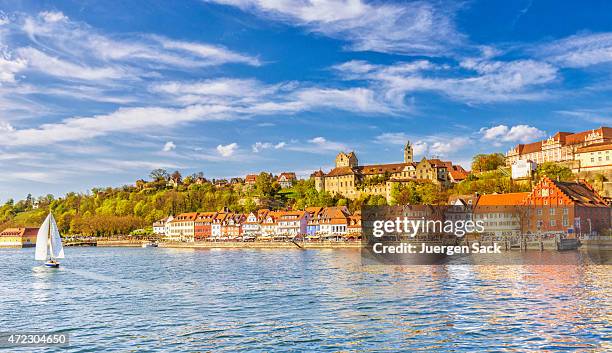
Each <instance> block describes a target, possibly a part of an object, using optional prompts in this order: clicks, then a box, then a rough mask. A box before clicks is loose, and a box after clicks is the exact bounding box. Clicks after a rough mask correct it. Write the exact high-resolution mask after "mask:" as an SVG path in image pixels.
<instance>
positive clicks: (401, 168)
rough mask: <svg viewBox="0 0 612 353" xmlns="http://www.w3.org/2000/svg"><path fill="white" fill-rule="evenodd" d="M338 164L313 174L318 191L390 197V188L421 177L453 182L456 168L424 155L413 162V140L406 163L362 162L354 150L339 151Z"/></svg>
mask: <svg viewBox="0 0 612 353" xmlns="http://www.w3.org/2000/svg"><path fill="white" fill-rule="evenodd" d="M335 165H336V167H335V168H334V169H332V170H331V171H329V173H324V172H323V171H322V170H318V171H316V172H314V173H313V174H312V175H311V177H312V178H313V179H314V183H315V188H316V189H317V191H327V192H329V193H330V194H332V195H336V194H339V195H342V196H344V197H347V198H349V199H356V198H358V197H359V196H360V195H362V194H366V195H382V196H385V197H386V198H387V200H390V198H391V188H392V186H393V184H396V183H407V182H410V181H419V180H421V181H430V182H433V183H434V184H438V185H440V186H441V187H446V186H448V185H449V184H450V177H449V168H451V170H452V168H453V165H452V163H451V162H443V161H441V160H439V159H426V158H423V159H422V160H421V161H420V162H414V161H413V150H412V145H411V144H410V142H408V143H406V146H405V147H404V162H403V163H390V164H373V165H362V166H360V165H359V161H358V159H357V156H356V155H355V153H354V152H350V153H348V154H347V153H344V152H340V153H338V155H337V156H336V163H335Z"/></svg>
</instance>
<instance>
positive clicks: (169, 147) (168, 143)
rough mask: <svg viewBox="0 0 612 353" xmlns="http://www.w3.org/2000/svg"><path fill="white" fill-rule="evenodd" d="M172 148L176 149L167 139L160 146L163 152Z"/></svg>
mask: <svg viewBox="0 0 612 353" xmlns="http://www.w3.org/2000/svg"><path fill="white" fill-rule="evenodd" d="M174 149H176V145H175V144H174V142H173V141H168V142H166V143H165V144H164V147H163V148H162V151H163V152H170V151H173V150H174Z"/></svg>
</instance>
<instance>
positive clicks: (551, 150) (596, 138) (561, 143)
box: [506, 126, 612, 169]
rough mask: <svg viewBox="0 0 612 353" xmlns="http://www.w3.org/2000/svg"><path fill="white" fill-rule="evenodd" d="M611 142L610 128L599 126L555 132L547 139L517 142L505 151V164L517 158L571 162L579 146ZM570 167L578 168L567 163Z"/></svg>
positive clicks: (509, 164) (539, 161)
mask: <svg viewBox="0 0 612 353" xmlns="http://www.w3.org/2000/svg"><path fill="white" fill-rule="evenodd" d="M604 142H612V128H609V127H603V126H602V127H600V128H598V129H593V130H587V131H582V132H578V133H571V132H557V133H556V134H554V135H553V136H551V137H549V138H548V139H545V140H542V141H537V142H533V143H528V144H518V145H516V146H515V147H513V148H512V149H510V150H509V151H508V152H507V153H506V165H507V166H512V164H513V163H514V162H516V161H518V160H531V161H533V162H535V163H537V164H541V163H544V162H572V161H575V160H576V158H575V154H576V152H577V150H578V149H579V148H581V147H585V146H589V145H594V144H600V143H604ZM569 164H570V166H572V169H575V168H579V166H576V165H575V164H574V163H569Z"/></svg>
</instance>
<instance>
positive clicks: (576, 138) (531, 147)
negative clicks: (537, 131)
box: [515, 126, 612, 154]
mask: <svg viewBox="0 0 612 353" xmlns="http://www.w3.org/2000/svg"><path fill="white" fill-rule="evenodd" d="M593 132H595V133H598V134H600V135H602V138H603V139H604V140H608V141H610V140H612V128H609V127H605V126H602V127H600V128H598V129H593V130H586V131H582V132H577V133H571V132H557V133H556V134H555V135H554V136H552V139H553V140H555V141H558V142H559V143H561V145H563V146H565V145H575V144H580V143H584V142H585V139H586V137H587V136H588V135H590V134H592V133H593ZM544 141H546V140H542V141H537V142H532V143H528V144H519V145H516V147H515V148H517V149H518V153H519V154H527V153H534V152H540V151H542V143H543V142H544Z"/></svg>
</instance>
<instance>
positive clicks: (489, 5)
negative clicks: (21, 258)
mask: <svg viewBox="0 0 612 353" xmlns="http://www.w3.org/2000/svg"><path fill="white" fill-rule="evenodd" d="M611 78H612V3H610V2H608V1H589V2H563V1H561V2H560V1H544V0H533V1H528V0H525V1H488V0H484V1H463V2H458V1H397V2H394V1H366V0H329V1H322V0H285V1H282V0H204V1H190V0H184V1H176V2H168V1H162V0H159V1H155V0H153V1H138V0H132V1H110V0H109V1H35V2H33V1H15V0H11V1H6V0H0V202H2V203H3V202H5V201H6V200H8V199H9V198H14V199H23V198H25V196H26V195H27V194H28V193H31V194H33V195H34V196H39V195H45V194H48V193H51V194H54V195H56V196H61V195H63V194H65V193H66V192H69V191H75V192H87V191H88V190H91V188H93V187H104V186H120V185H124V184H132V183H134V181H135V180H136V179H139V178H147V177H148V174H149V172H150V171H151V170H152V169H155V168H164V169H167V170H168V171H170V172H171V171H174V170H179V171H181V173H182V174H183V175H188V174H191V173H194V172H199V171H202V172H204V174H205V176H206V177H207V178H224V177H227V178H229V177H235V176H244V175H245V174H248V173H257V172H260V171H270V172H273V173H279V172H282V171H294V172H296V173H297V174H298V175H301V176H308V175H309V174H310V173H311V172H313V171H314V170H318V169H319V168H322V169H323V170H326V171H327V170H329V169H330V168H331V167H333V160H334V157H335V155H336V154H337V153H338V152H339V151H355V152H356V153H357V157H358V158H359V161H360V163H362V164H368V163H370V164H372V163H390V162H398V161H401V160H402V156H403V154H402V150H403V144H405V143H406V141H408V140H409V141H410V142H411V143H412V144H413V146H414V149H415V155H416V158H417V159H420V158H422V157H428V158H431V157H439V158H442V159H445V160H452V161H453V162H455V163H457V164H461V165H463V166H464V167H466V168H469V164H470V160H471V158H472V156H473V155H474V154H477V153H490V152H505V151H507V150H508V149H509V148H510V147H511V146H514V145H515V144H517V143H527V142H533V141H536V140H539V139H542V138H545V137H547V136H550V135H552V134H554V133H555V132H557V131H575V132H577V131H583V130H587V129H594V128H597V127H599V126H602V125H604V126H610V125H612V100H611V99H610V97H611V96H612V83H611V82H612V80H611Z"/></svg>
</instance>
